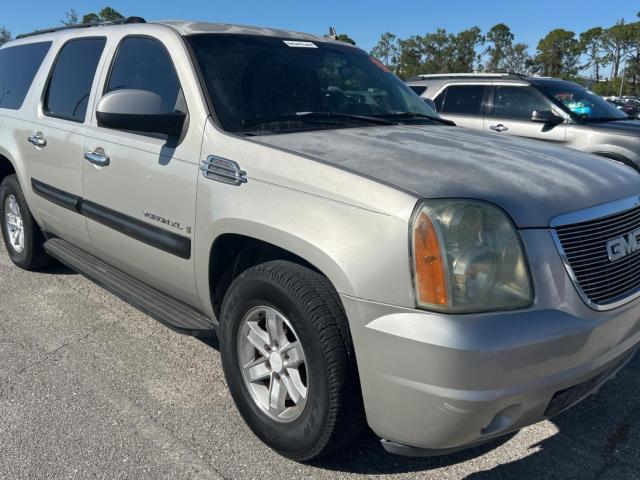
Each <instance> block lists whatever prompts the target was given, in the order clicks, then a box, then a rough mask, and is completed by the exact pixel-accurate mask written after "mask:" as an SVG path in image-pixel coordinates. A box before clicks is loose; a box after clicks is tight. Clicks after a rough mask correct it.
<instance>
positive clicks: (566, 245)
mask: <svg viewBox="0 0 640 480" xmlns="http://www.w3.org/2000/svg"><path fill="white" fill-rule="evenodd" d="M616 206H617V207H627V208H621V209H620V210H618V211H615V212H611V211H610V210H611V209H610V208H607V207H601V209H598V208H596V209H594V210H593V213H594V214H597V213H600V214H601V215H600V216H598V217H596V218H593V219H588V220H587V219H585V218H584V217H585V212H580V213H579V214H577V215H574V218H576V219H580V221H578V222H576V223H567V224H561V225H558V223H559V222H557V221H555V222H552V226H555V239H556V242H557V243H558V248H559V249H560V253H561V254H562V256H563V260H564V262H565V265H566V267H567V269H568V271H569V274H570V276H571V278H572V280H573V281H574V283H575V284H576V287H577V288H578V291H579V292H580V294H581V295H582V297H583V299H584V300H585V301H586V302H587V303H588V304H589V305H591V306H592V307H594V308H597V309H606V308H613V307H615V306H618V305H621V304H622V303H625V302H627V301H629V300H631V299H632V298H635V297H637V296H640V250H638V249H630V250H629V251H628V252H627V253H626V255H624V256H623V257H622V258H619V259H613V260H612V259H611V258H610V252H609V251H608V249H607V244H608V243H610V242H612V241H620V239H625V241H627V240H633V239H631V238H630V237H631V234H632V233H633V232H634V231H637V229H638V228H640V199H639V198H638V197H635V198H633V199H629V200H628V201H624V202H617V204H616ZM565 217H566V220H568V219H570V218H571V214H570V215H567V216H565ZM634 238H635V237H634ZM633 241H634V242H635V241H636V240H633ZM598 307H600V308H598Z"/></svg>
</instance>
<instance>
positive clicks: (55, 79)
mask: <svg viewBox="0 0 640 480" xmlns="http://www.w3.org/2000/svg"><path fill="white" fill-rule="evenodd" d="M105 43H106V39H104V38H83V39H79V40H71V41H69V42H67V43H66V44H65V45H64V47H62V49H61V50H60V53H59V55H58V58H57V60H56V63H55V65H54V67H53V71H52V73H51V78H50V79H49V85H48V87H47V93H46V95H45V98H44V113H45V114H46V115H49V116H51V117H56V118H63V119H65V120H72V121H74V122H84V118H85V115H86V113H87V105H88V103H89V95H90V94H91V85H92V84H93V78H94V77H95V75H96V68H98V62H99V61H100V57H101V55H102V50H103V49H104V45H105Z"/></svg>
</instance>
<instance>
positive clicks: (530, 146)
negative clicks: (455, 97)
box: [252, 125, 640, 228]
mask: <svg viewBox="0 0 640 480" xmlns="http://www.w3.org/2000/svg"><path fill="white" fill-rule="evenodd" d="M252 140H253V141H256V142H258V143H262V144H264V145H268V146H272V147H277V148H280V149H284V150H286V151H289V152H294V153H298V154H303V155H305V156H309V157H312V158H313V159H315V160H318V161H322V162H324V163H329V164H332V165H336V166H338V167H341V168H344V169H347V170H350V171H354V172H357V173H360V174H363V175H366V176H368V177H372V178H374V179H377V180H379V181H382V182H385V183H390V184H393V185H394V186H396V187H398V188H400V189H402V190H405V191H408V192H410V193H413V194H415V195H416V196H418V197H424V198H473V199H479V200H485V201H489V202H493V203H495V204H496V205H499V206H500V207H502V208H503V209H504V210H506V211H507V212H508V213H509V214H510V215H511V217H512V218H513V220H514V222H515V223H516V225H517V226H518V227H521V228H526V227H543V228H546V227H548V226H549V220H551V219H552V218H553V217H555V216H557V215H559V214H562V213H567V212H572V211H575V210H582V209H585V208H588V207H591V206H594V205H599V204H603V203H608V202H611V201H614V200H618V199H621V198H626V197H630V196H632V195H637V194H638V193H639V192H640V177H638V174H637V172H635V171H634V170H632V169H631V168H629V167H626V166H624V165H622V164H618V163H617V162H614V161H612V160H608V159H604V158H600V157H596V156H593V155H589V154H585V153H580V152H577V151H574V150H569V149H565V148H559V147H556V146H553V145H550V144H546V143H544V142H540V141H533V140H525V139H518V138H513V137H504V136H499V135H497V134H487V133H483V132H479V131H474V130H467V129H463V128H457V127H445V126H433V125H427V126H423V125H420V126H408V125H406V126H393V127H387V126H384V127H367V128H347V129H339V130H320V131H313V132H300V133H288V134H278V135H267V136H260V137H253V138H252Z"/></svg>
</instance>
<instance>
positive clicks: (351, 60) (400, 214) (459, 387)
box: [0, 18, 640, 460]
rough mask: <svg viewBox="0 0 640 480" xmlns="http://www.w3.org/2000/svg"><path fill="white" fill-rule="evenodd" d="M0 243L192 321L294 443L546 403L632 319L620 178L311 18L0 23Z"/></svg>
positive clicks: (553, 406)
mask: <svg viewBox="0 0 640 480" xmlns="http://www.w3.org/2000/svg"><path fill="white" fill-rule="evenodd" d="M0 125H1V127H0V179H1V180H2V186H1V187H0V201H1V212H2V222H1V224H2V233H3V237H4V241H5V244H6V247H7V250H8V253H9V255H10V257H11V259H12V260H13V262H14V263H15V264H16V265H17V266H18V267H21V268H24V269H27V270H35V269H37V268H41V267H43V266H45V265H46V264H47V263H48V262H49V261H50V260H51V259H52V258H53V259H57V260H58V261H60V262H62V263H64V264H66V265H68V266H69V267H71V268H72V269H74V270H77V271H78V272H81V273H82V274H84V275H86V276H87V277H88V278H90V279H92V280H93V281H95V282H97V283H98V284H100V285H101V286H103V287H105V288H106V289H108V290H110V291H112V292H113V293H115V294H116V295H118V296H120V297H122V298H123V299H125V300H127V301H128V302H130V303H131V304H132V305H134V306H136V307H138V308H140V309H141V310H143V311H144V312H146V313H148V314H149V315H151V316H153V317H155V318H156V319H158V320H160V321H162V322H163V323H164V324H166V325H167V326H169V327H171V328H173V329H175V330H177V331H179V332H182V333H187V334H191V335H197V336H213V335H217V337H218V339H219V342H220V351H221V355H222V361H223V365H224V373H225V375H226V378H227V381H228V384H229V389H230V391H231V394H232V396H233V398H234V400H235V403H236V405H237V407H238V410H239V411H240V413H241V414H242V416H243V417H244V419H245V420H246V422H247V423H248V425H249V426H250V427H251V429H252V430H253V431H254V432H255V434H256V435H257V436H258V437H259V438H261V439H262V440H263V441H264V442H265V443H267V444H268V445H269V446H270V447H272V448H273V449H275V450H276V451H278V452H279V453H281V454H282V455H285V456H287V457H290V458H293V459H296V460H309V459H312V458H314V457H317V456H319V455H321V454H324V453H327V452H328V451H330V450H332V449H336V448H340V447H343V446H345V445H348V442H349V441H350V440H351V439H353V438H354V435H355V434H356V433H357V432H358V431H359V430H360V428H361V427H363V426H364V425H365V424H368V425H369V426H370V427H371V429H372V430H373V431H374V432H375V433H376V434H377V435H378V436H379V437H380V438H381V439H382V442H383V445H384V447H385V448H386V449H387V450H388V451H390V452H393V453H398V454H406V455H439V454H446V453H448V452H451V451H454V450H457V449H461V448H464V447H468V446H471V445H474V444H477V443H481V442H484V441H486V440H489V439H492V438H494V437H496V436H499V435H503V434H505V433H508V432H513V431H515V430H518V429H520V428H522V427H524V426H526V425H529V424H531V423H534V422H537V421H539V420H542V419H545V418H549V417H552V416H554V415H556V414H557V413H559V412H561V411H563V410H565V409H567V408H569V407H571V406H572V405H574V404H576V403H577V402H579V401H580V400H582V399H583V398H585V397H586V396H588V395H590V394H591V393H593V392H594V391H595V390H597V389H598V388H599V387H600V386H601V385H602V384H603V383H604V382H605V381H607V380H608V379H609V378H611V377H612V376H613V375H614V374H615V373H616V372H617V371H618V370H619V369H620V368H622V367H623V366H624V365H625V364H626V363H627V362H628V361H629V360H630V359H631V357H632V356H633V354H634V353H635V350H636V348H637V346H638V343H639V342H640V298H639V297H640V239H639V237H640V181H639V180H638V178H639V177H638V175H637V173H636V172H634V171H633V170H632V169H631V168H630V167H628V166H625V165H622V164H620V163H618V162H615V161H611V160H608V159H604V158H598V157H596V156H592V155H586V154H583V153H580V152H577V151H572V150H568V149H562V148H558V147H555V146H553V145H551V144H546V143H542V142H535V141H530V140H523V139H514V138H507V137H503V136H496V135H490V134H486V133H483V132H478V131H473V130H467V129H461V128H456V127H454V126H451V125H450V122H448V121H446V120H443V119H441V118H440V117H439V116H438V114H437V113H435V112H434V111H433V110H431V109H430V108H429V107H428V106H427V105H426V104H425V102H423V101H422V100H421V99H420V98H419V97H418V95H416V94H415V93H414V92H413V91H411V89H409V87H407V86H405V85H404V84H403V83H402V82H401V81H400V80H399V79H398V78H396V77H395V76H394V75H392V74H391V73H390V72H389V71H387V70H386V68H385V67H384V66H383V65H382V64H381V63H380V62H378V61H377V60H375V59H373V58H371V57H369V55H367V54H366V53H364V52H363V51H361V50H359V49H357V48H355V47H352V46H350V45H346V44H343V43H341V42H337V41H335V40H333V39H332V38H325V37H316V36H311V35H306V34H301V33H295V32H288V31H282V30H272V29H263V28H255V27H243V26H233V25H221V24H207V23H197V22H177V21H176V22H160V23H144V21H143V20H142V19H140V18H133V19H128V20H127V21H125V22H123V24H119V25H106V26H105V25H102V26H91V27H90V26H84V27H81V28H72V29H68V28H67V29H57V30H55V31H53V30H49V31H41V32H36V33H34V34H29V35H24V36H22V37H21V38H19V39H18V40H16V41H13V42H10V43H8V44H6V45H5V46H4V47H3V48H2V49H0Z"/></svg>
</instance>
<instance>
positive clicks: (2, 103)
mask: <svg viewBox="0 0 640 480" xmlns="http://www.w3.org/2000/svg"><path fill="white" fill-rule="evenodd" d="M49 48H51V42H39V43H29V44H27V45H19V46H17V47H7V48H3V49H0V108H8V109H10V110H19V109H20V107H22V103H23V102H24V99H25V97H26V96H27V92H28V91H29V89H30V88H31V84H32V83H33V79H34V78H35V76H36V73H37V72H38V69H39V68H40V65H42V61H43V60H44V57H45V56H46V55H47V53H48V52H49Z"/></svg>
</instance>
